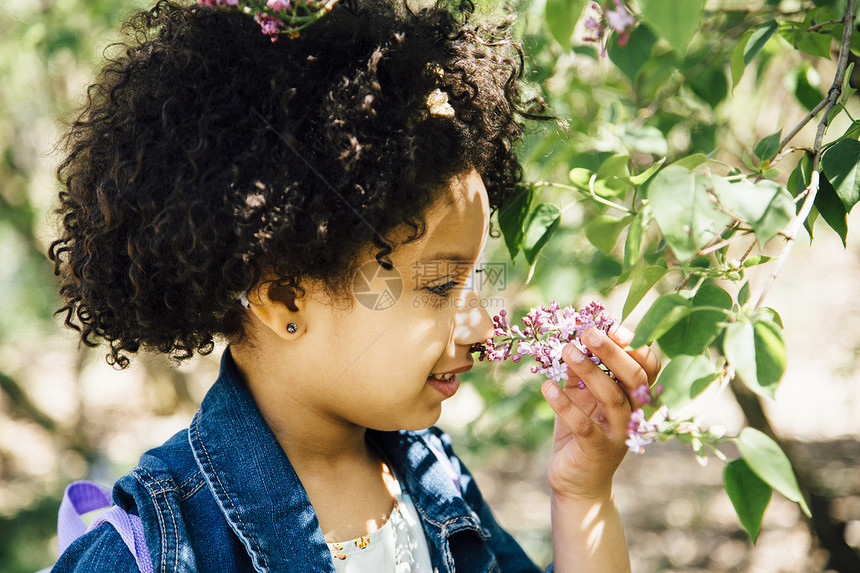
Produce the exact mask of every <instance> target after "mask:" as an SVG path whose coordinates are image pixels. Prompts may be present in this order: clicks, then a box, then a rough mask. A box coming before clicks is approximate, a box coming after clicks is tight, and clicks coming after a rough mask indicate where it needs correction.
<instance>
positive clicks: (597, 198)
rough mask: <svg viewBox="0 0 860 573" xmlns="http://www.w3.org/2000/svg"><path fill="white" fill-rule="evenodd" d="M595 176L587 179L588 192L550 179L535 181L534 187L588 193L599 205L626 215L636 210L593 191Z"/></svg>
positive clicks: (633, 213)
mask: <svg viewBox="0 0 860 573" xmlns="http://www.w3.org/2000/svg"><path fill="white" fill-rule="evenodd" d="M596 178H597V175H592V176H591V179H590V180H589V181H588V188H589V191H590V192H589V193H586V192H585V191H583V190H582V189H580V188H579V187H574V186H572V185H565V184H564V183H553V182H552V181H535V182H534V185H535V187H558V188H559V189H567V190H569V191H576V192H578V193H582V194H583V195H588V196H589V197H590V198H591V199H592V200H594V201H595V202H597V203H600V204H601V205H606V206H607V207H612V208H613V209H617V210H619V211H624V212H625V213H627V214H628V215H635V214H636V211H633V210H632V209H629V208H627V207H625V206H624V205H619V204H618V203H613V202H612V201H610V200H609V199H604V198H603V197H601V196H600V195H598V194H597V193H595V192H594V180H595V179H596Z"/></svg>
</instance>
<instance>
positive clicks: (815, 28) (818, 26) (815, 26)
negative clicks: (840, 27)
mask: <svg viewBox="0 0 860 573" xmlns="http://www.w3.org/2000/svg"><path fill="white" fill-rule="evenodd" d="M841 23H842V20H841V19H839V20H828V21H827V22H821V23H820V24H813V25H812V26H810V27H809V28H807V29H806V31H807V32H817V31H818V30H820V29H821V28H823V27H824V26H832V25H834V24H841Z"/></svg>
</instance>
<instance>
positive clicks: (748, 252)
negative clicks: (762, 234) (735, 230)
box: [739, 241, 756, 264]
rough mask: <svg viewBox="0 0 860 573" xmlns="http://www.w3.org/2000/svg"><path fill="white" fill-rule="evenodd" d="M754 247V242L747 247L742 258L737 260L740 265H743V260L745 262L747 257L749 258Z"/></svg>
mask: <svg viewBox="0 0 860 573" xmlns="http://www.w3.org/2000/svg"><path fill="white" fill-rule="evenodd" d="M755 246H756V241H753V242H752V244H750V246H749V247H748V248H747V250H746V251H745V252H744V256H742V257H741V258H740V259H739V260H740V262H741V264H744V261H745V260H747V257H749V256H750V253H752V252H753V249H754V248H755Z"/></svg>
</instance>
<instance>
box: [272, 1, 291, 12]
mask: <svg viewBox="0 0 860 573" xmlns="http://www.w3.org/2000/svg"><path fill="white" fill-rule="evenodd" d="M291 7H292V6H291V5H290V0H269V1H268V2H266V8H271V9H272V10H289V9H290V8H291Z"/></svg>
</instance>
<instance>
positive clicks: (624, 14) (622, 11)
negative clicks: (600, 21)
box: [606, 0, 636, 34]
mask: <svg viewBox="0 0 860 573" xmlns="http://www.w3.org/2000/svg"><path fill="white" fill-rule="evenodd" d="M606 22H607V23H608V24H609V27H610V28H612V29H613V30H615V31H616V32H618V33H619V34H625V33H627V29H628V28H631V27H633V26H635V25H636V18H634V17H633V15H632V14H630V12H629V11H628V10H627V8H626V7H625V6H624V4H622V3H621V0H615V10H607V11H606Z"/></svg>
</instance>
